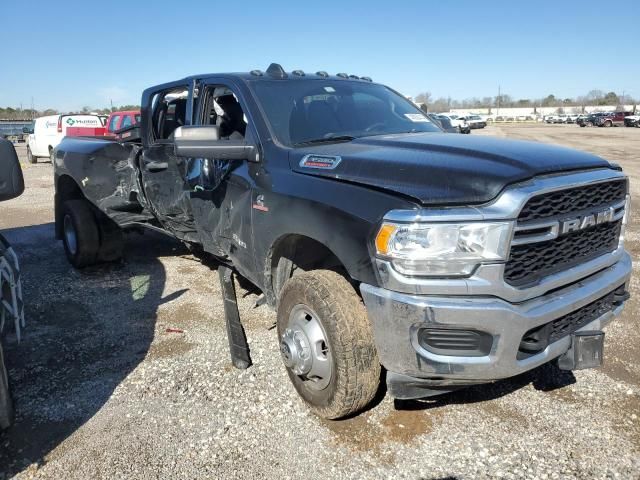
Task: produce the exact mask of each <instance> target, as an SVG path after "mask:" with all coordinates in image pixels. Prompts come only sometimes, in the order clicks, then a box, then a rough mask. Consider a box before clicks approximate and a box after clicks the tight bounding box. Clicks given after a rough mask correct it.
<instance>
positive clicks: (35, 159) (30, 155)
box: [27, 147, 38, 163]
mask: <svg viewBox="0 0 640 480" xmlns="http://www.w3.org/2000/svg"><path fill="white" fill-rule="evenodd" d="M27 161H28V162H29V163H38V157H34V156H33V153H31V149H30V148H29V147H27Z"/></svg>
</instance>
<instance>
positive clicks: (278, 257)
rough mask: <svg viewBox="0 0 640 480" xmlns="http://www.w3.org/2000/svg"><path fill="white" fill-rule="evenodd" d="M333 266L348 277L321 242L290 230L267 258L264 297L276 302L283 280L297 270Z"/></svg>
mask: <svg viewBox="0 0 640 480" xmlns="http://www.w3.org/2000/svg"><path fill="white" fill-rule="evenodd" d="M318 269H323V270H333V271H335V272H338V273H340V274H341V275H342V276H344V277H345V278H346V279H347V280H349V281H351V278H350V276H349V274H348V273H347V270H346V268H345V267H344V265H343V264H342V262H341V261H340V260H339V259H338V257H337V256H336V255H335V254H334V253H333V252H332V251H331V250H330V249H329V247H327V246H326V245H324V244H323V243H321V242H319V241H317V240H315V239H313V238H311V237H307V236H304V235H297V234H291V235H287V236H285V237H281V238H280V239H278V240H277V241H276V242H275V243H274V245H273V247H272V248H271V253H270V256H269V258H268V260H267V268H266V270H267V271H266V272H265V275H266V277H267V282H266V284H267V286H268V287H267V291H268V293H267V300H268V301H269V304H271V305H274V306H275V305H276V304H277V299H278V296H279V294H280V290H281V289H282V286H283V285H284V283H285V282H286V281H287V280H288V279H289V278H291V277H292V276H294V275H295V274H296V273H301V272H307V271H309V270H318Z"/></svg>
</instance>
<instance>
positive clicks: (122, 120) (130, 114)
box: [104, 110, 140, 135]
mask: <svg viewBox="0 0 640 480" xmlns="http://www.w3.org/2000/svg"><path fill="white" fill-rule="evenodd" d="M138 123H140V111H139V110H128V111H120V112H112V113H110V114H109V117H107V120H106V122H105V132H104V134H105V135H115V133H116V132H117V131H118V130H122V129H124V128H129V127H131V126H133V125H137V124H138Z"/></svg>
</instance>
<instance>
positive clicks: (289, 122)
mask: <svg viewBox="0 0 640 480" xmlns="http://www.w3.org/2000/svg"><path fill="white" fill-rule="evenodd" d="M252 86H253V89H254V92H255V94H256V96H257V98H258V102H259V103H260V104H261V106H262V108H263V109H264V111H265V114H266V117H267V119H268V121H269V123H270V124H271V127H272V128H273V130H274V134H275V135H276V137H277V138H278V140H279V141H280V143H282V144H284V145H287V146H298V145H305V144H308V143H315V142H321V141H327V142H330V141H332V139H334V140H335V141H348V140H350V139H353V138H358V137H367V136H372V135H386V134H393V133H409V132H439V131H440V129H439V128H438V127H436V126H435V125H434V124H433V123H431V121H430V120H429V119H428V118H427V117H426V115H425V114H424V113H423V112H422V111H421V110H420V109H418V108H417V107H416V106H415V105H413V104H412V103H411V102H409V101H408V100H406V99H405V98H403V97H401V96H400V95H398V94H396V93H394V92H392V91H391V90H389V89H388V88H387V87H384V86H382V85H377V84H372V83H365V82H349V81H343V80H312V81H293V82H283V81H279V80H259V81H255V82H253V85H252Z"/></svg>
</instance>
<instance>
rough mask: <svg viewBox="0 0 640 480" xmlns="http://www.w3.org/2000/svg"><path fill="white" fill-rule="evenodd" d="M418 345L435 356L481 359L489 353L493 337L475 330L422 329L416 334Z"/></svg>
mask: <svg viewBox="0 0 640 480" xmlns="http://www.w3.org/2000/svg"><path fill="white" fill-rule="evenodd" d="M418 343H419V344H420V346H421V347H422V348H424V349H425V350H427V351H429V352H431V353H434V354H436V355H450V356H458V357H483V356H485V355H489V352H491V346H492V345H493V337H492V336H491V335H490V334H488V333H486V332H480V331H477V330H459V329H453V328H423V329H421V330H420V331H419V332H418Z"/></svg>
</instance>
